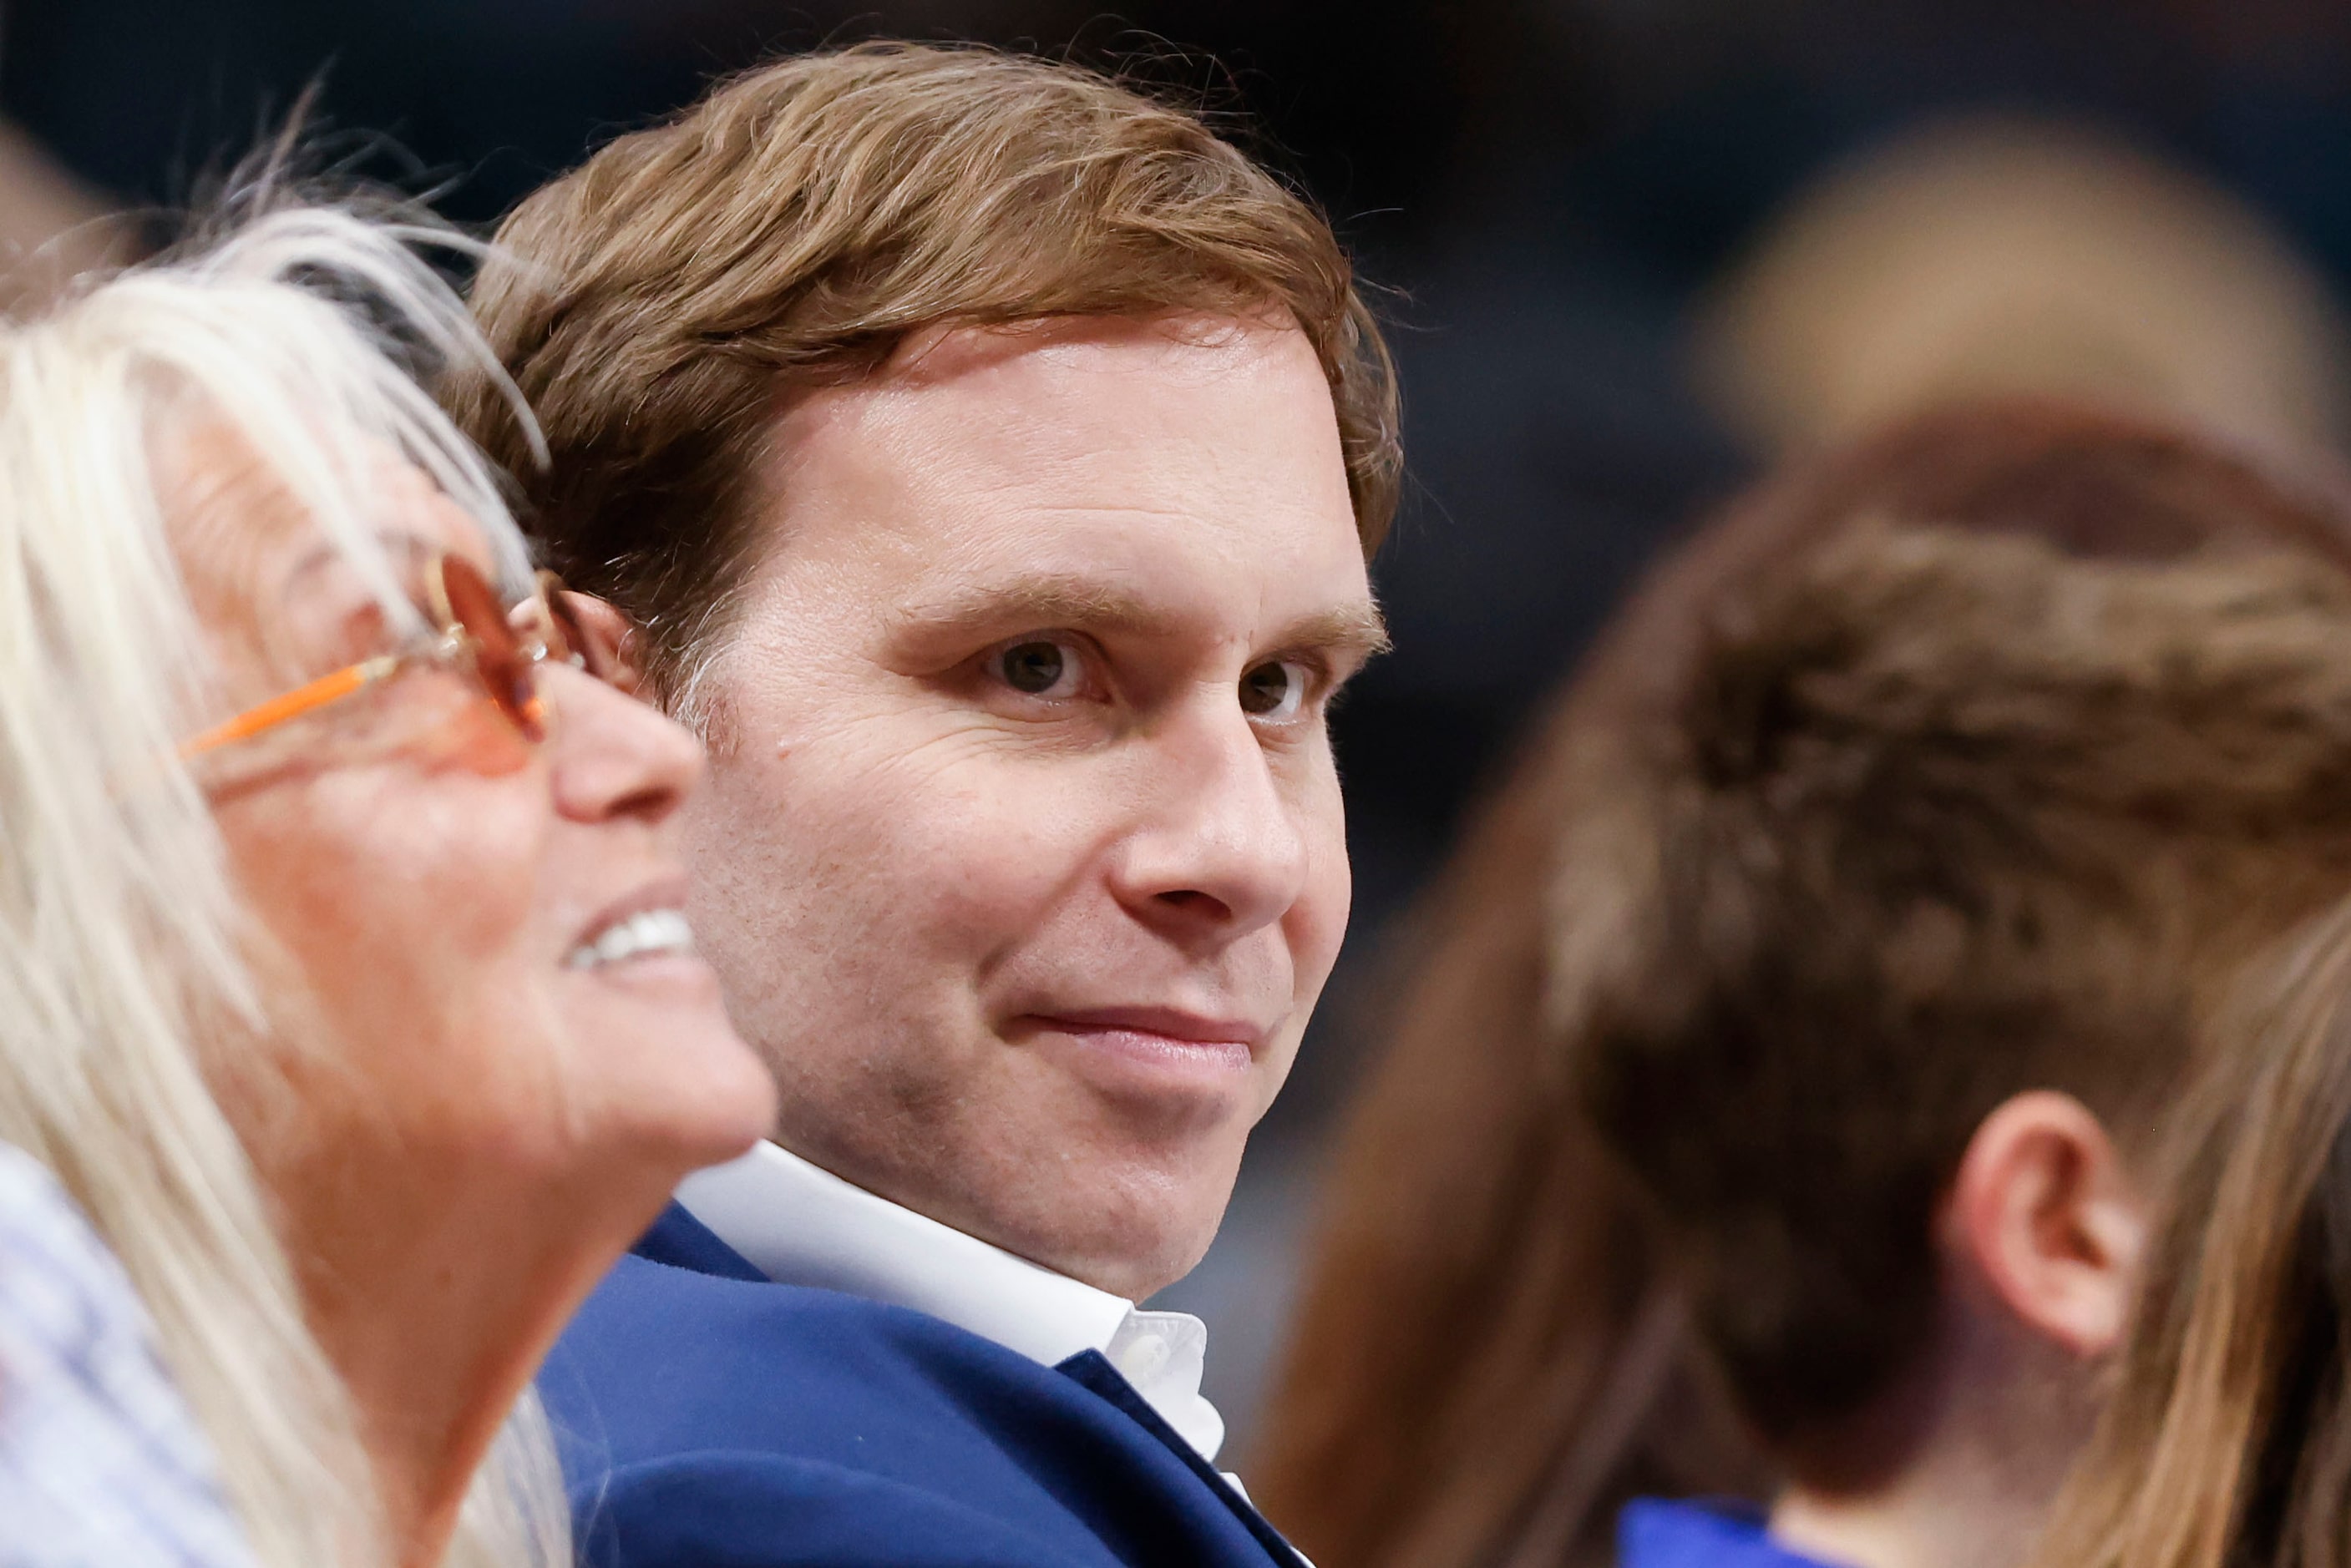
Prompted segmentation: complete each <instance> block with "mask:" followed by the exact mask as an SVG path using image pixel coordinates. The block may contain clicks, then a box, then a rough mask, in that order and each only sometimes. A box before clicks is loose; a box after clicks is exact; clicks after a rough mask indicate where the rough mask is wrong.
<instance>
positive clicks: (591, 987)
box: [564, 957, 776, 1177]
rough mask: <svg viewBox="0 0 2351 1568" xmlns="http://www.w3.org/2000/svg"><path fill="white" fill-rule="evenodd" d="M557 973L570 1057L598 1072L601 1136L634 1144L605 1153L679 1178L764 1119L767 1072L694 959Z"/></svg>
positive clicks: (734, 1149)
mask: <svg viewBox="0 0 2351 1568" xmlns="http://www.w3.org/2000/svg"><path fill="white" fill-rule="evenodd" d="M566 979H567V980H569V981H574V983H572V984H570V985H568V986H567V987H566V988H565V989H566V991H567V992H568V994H567V995H566V996H565V998H564V1000H565V1002H566V1003H567V1005H566V1007H565V1009H564V1012H565V1014H566V1017H567V1019H568V1021H569V1023H571V1025H572V1038H573V1040H574V1042H575V1043H576V1044H577V1045H578V1047H579V1050H578V1051H577V1053H576V1054H575V1056H574V1058H573V1059H574V1060H575V1061H576V1062H578V1063H580V1064H590V1063H592V1064H598V1066H599V1067H600V1068H601V1073H602V1074H603V1075H604V1076H605V1081H606V1084H607V1085H608V1086H609V1088H608V1093H607V1094H605V1095H602V1096H598V1098H599V1099H601V1100H602V1101H603V1103H604V1104H605V1105H606V1106H608V1107H609V1114H610V1116H611V1118H612V1120H611V1125H609V1126H608V1129H607V1134H606V1136H607V1137H609V1138H610V1139H611V1141H612V1143H613V1144H614V1145H616V1146H618V1145H633V1146H634V1147H633V1148H629V1149H626V1150H623V1149H622V1148H621V1147H613V1148H612V1149H611V1152H612V1153H613V1154H615V1155H634V1156H635V1157H636V1158H639V1159H642V1160H648V1161H653V1162H656V1163H662V1164H666V1165H672V1166H674V1167H675V1168H676V1174H677V1175H678V1176H680V1177H683V1176H684V1175H685V1174H686V1172H688V1171H691V1170H698V1169H700V1168H702V1167H704V1166H706V1165H718V1164H722V1163H724V1162H725V1161H726V1160H730V1159H733V1158H736V1157H737V1155H740V1154H742V1153H743V1152H744V1151H745V1150H746V1149H748V1148H749V1147H751V1146H752V1145H753V1144H755V1143H757V1142H758V1140H759V1139H760V1138H762V1137H766V1136H767V1135H768V1132H769V1130H770V1129H772V1128H773V1127H774V1126H775V1121H776V1083H775V1079H774V1077H773V1076H772V1075H770V1074H769V1073H768V1069H767V1067H766V1065H765V1064H762V1063H761V1062H760V1060H759V1058H758V1055H757V1054H755V1053H754V1052H753V1051H752V1049H751V1047H750V1046H748V1045H747V1044H744V1042H743V1038H742V1036H740V1035H739V1034H737V1033H735V1026H734V1024H733V1023H731V1022H730V1021H729V1020H728V1018H727V1016H726V1007H725V1005H724V1004H723V1003H722V1002H721V1001H720V999H719V992H718V982H717V979H716V976H714V975H713V974H712V973H711V972H710V968H709V966H708V965H707V964H705V963H704V962H703V961H701V960H700V959H696V958H682V957H662V958H657V959H638V960H632V961H629V962H628V963H626V964H619V965H613V966H611V971H593V970H591V971H574V972H573V973H571V974H569V975H567V976H566Z"/></svg>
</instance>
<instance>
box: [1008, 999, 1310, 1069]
mask: <svg viewBox="0 0 2351 1568" xmlns="http://www.w3.org/2000/svg"><path fill="white" fill-rule="evenodd" d="M1024 1022H1025V1023H1028V1024H1029V1026H1030V1027H1032V1028H1035V1029H1042V1030H1050V1031H1051V1032H1052V1033H1057V1034H1065V1035H1068V1036H1070V1037H1071V1038H1072V1039H1076V1040H1081V1041H1085V1042H1087V1043H1088V1044H1098V1045H1102V1046H1104V1047H1107V1048H1109V1049H1112V1050H1115V1051H1118V1052H1121V1053H1122V1054H1128V1055H1134V1056H1140V1057H1144V1058H1156V1059H1159V1060H1163V1061H1166V1062H1169V1063H1171V1064H1174V1063H1188V1064H1193V1065H1196V1066H1197V1065H1205V1064H1208V1063H1212V1062H1214V1063H1218V1064H1225V1065H1229V1066H1232V1067H1235V1068H1242V1067H1247V1066H1248V1065H1249V1064H1250V1062H1251V1061H1253V1060H1254V1059H1255V1058H1256V1055H1257V1052H1258V1048H1259V1045H1260V1044H1262V1042H1263V1041H1264V1040H1265V1039H1266V1037H1267V1035H1268V1034H1270V1033H1271V1032H1270V1030H1268V1029H1265V1028H1263V1027H1261V1026H1260V1025H1259V1024H1257V1023H1252V1022H1250V1021H1248V1020H1244V1019H1235V1018H1218V1017H1212V1016H1208V1015H1207V1014H1203V1013H1197V1012H1185V1011H1183V1010H1181V1009H1176V1008H1165V1007H1106V1008H1085V1009H1078V1010H1071V1011H1067V1012H1038V1013H1031V1014H1029V1016H1028V1017H1027V1019H1026V1020H1024Z"/></svg>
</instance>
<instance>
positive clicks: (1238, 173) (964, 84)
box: [451, 44, 1399, 694]
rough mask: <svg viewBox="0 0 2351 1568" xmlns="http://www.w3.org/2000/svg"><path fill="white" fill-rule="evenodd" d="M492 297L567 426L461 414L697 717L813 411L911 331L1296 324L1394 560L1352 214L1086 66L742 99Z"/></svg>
mask: <svg viewBox="0 0 2351 1568" xmlns="http://www.w3.org/2000/svg"><path fill="white" fill-rule="evenodd" d="M497 242H498V245H499V247H500V250H501V253H502V254H500V255H499V256H497V257H495V258H493V260H492V262H491V263H490V264H489V265H487V266H486V268H485V270H484V272H483V275H482V276H481V278H480V280H479V282H478V283H477V284H476V286H475V291H474V306H475V315H476V316H477V317H479V319H480V321H481V324H482V327H483V330H484V331H485V333H486V335H487V336H488V337H489V340H490V344H491V346H492V348H495V349H496V351H497V353H498V356H499V357H500V358H501V359H503V360H504V361H505V363H506V365H507V369H509V370H510V371H511V372H512V374H513V376H514V378H515V380H516V381H517V383H518V384H519V385H520V387H521V389H522V390H523V392H524V394H525V395H526V396H527V397H528V399H529V400H530V404H531V407H532V408H533V409H534V410H536V411H537V413H538V420H539V423H540V425H541V426H542V427H543V429H544V430H545V431H546V436H547V443H548V449H549V457H550V461H549V462H548V463H547V464H546V465H545V466H544V467H534V465H533V464H532V463H531V462H529V461H528V459H529V453H528V451H527V450H526V449H525V447H524V444H523V441H524V438H523V436H522V434H521V432H520V431H517V429H516V428H515V426H514V424H513V422H512V421H511V420H510V419H509V418H507V416H506V414H505V411H504V410H502V409H501V408H499V407H498V406H497V403H496V399H495V397H494V396H493V394H492V390H491V389H489V388H487V387H486V386H482V385H480V384H474V385H468V386H460V387H457V388H455V389H452V392H451V401H452V404H453V406H454V407H455V409H456V410H457V412H458V415H459V418H460V420H461V421H462V422H464V423H465V425H466V426H467V428H468V430H469V431H470V432H471V433H472V434H474V436H475V439H477V440H479V441H482V442H483V444H484V445H485V446H486V447H487V448H488V449H489V451H490V452H491V454H492V455H493V456H495V457H497V458H498V459H500V460H501V461H503V462H506V463H507V466H508V467H509V468H511V469H513V470H514V471H515V472H517V473H518V474H520V475H522V482H523V484H524V487H525V491H526V499H527V501H528V504H529V511H530V512H531V513H532V514H534V517H533V525H534V528H535V531H536V532H538V534H539V535H541V536H542V538H543V540H544V543H545V545H546V548H547V550H548V552H549V556H550V560H549V564H550V565H551V566H554V567H555V568H556V569H557V570H559V571H560V572H561V573H563V575H564V576H566V577H567V578H568V579H569V581H571V582H572V583H574V584H575V585H576V586H578V587H580V588H583V589H585V590H587V591H590V592H592V593H596V594H600V595H602V596H604V597H609V598H611V600H612V601H614V602H615V603H616V604H618V605H619V606H620V607H622V609H623V610H625V611H627V612H628V613H629V614H630V616H631V617H632V619H633V620H634V621H635V622H636V624H637V625H638V626H639V628H642V630H643V632H644V633H645V635H646V648H645V653H646V658H647V663H648V666H649V669H650V670H651V671H652V673H653V675H654V677H655V680H656V683H657V684H658V685H660V686H662V687H663V689H664V690H665V691H670V692H672V693H673V694H674V692H675V691H676V688H677V683H678V681H679V680H680V679H681V677H682V676H683V674H684V671H685V670H686V669H687V668H688V665H689V662H690V659H691V657H692V654H693V652H694V650H695V649H698V648H700V647H702V646H704V645H705V642H706V639H707V635H708V634H709V633H710V632H711V631H712V630H714V629H716V626H717V624H718V623H719V622H722V621H723V620H724V618H725V617H726V607H727V599H728V596H729V594H730V592H731V591H732V590H733V588H734V587H736V586H737V584H738V582H739V580H740V577H741V576H742V574H743V572H744V571H745V570H746V569H747V566H748V564H749V560H750V556H751V546H752V545H754V543H755V541H754V539H753V538H752V536H751V535H750V532H749V528H750V524H751V521H752V519H751V518H750V517H749V515H748V513H749V511H750V505H749V499H750V498H749V496H748V494H747V485H748V480H749V476H750V473H751V471H752V469H753V467H754V464H755V461H756V458H757V456H758V450H759V442H760V441H762V439H763V438H764V436H765V435H766V432H767V431H768V428H769V427H770V425H771V424H772V423H773V421H774V420H775V418H776V417H777V415H778V412H779V411H780V410H781V408H782V407H783V405H784V403H785V402H786V400H789V398H790V396H791V395H792V394H794V393H795V392H799V391H805V390H807V389H812V388H816V387H820V386H826V385H831V384H839V383H841V382H848V381H854V380H856V379H860V378H862V377H864V376H868V375H871V374H872V373H873V372H874V371H876V370H877V369H879V368H880V367H882V366H883V363H884V362H885V361H887V360H888V358H890V356H891V354H892V352H893V350H894V349H896V348H897V347H898V346H899V345H900V344H901V343H902V342H904V340H905V339H906V338H907V337H909V335H911V334H914V333H915V332H917V331H920V330H922V329H923V328H925V327H936V326H940V325H955V326H990V325H1001V324H1007V323H1012V322H1019V321H1025V320H1033V319H1038V318H1041V317H1059V316H1099V317H1160V316H1166V315H1171V314H1178V313H1205V314H1208V315H1211V316H1217V317H1228V318H1250V319H1253V318H1257V317H1265V316H1268V315H1269V314H1270V315H1271V316H1273V317H1277V318H1279V317H1288V318H1292V319H1294V320H1295V321H1296V323H1297V325H1298V327H1300V328H1301V330H1302V331H1303V332H1304V333H1305V335H1306V337H1307V338H1308V339H1309V340H1310V341H1311V343H1312V344H1313V346H1314V349H1315V352H1316V354H1317V355H1318V356H1319V357H1320V358H1321V360H1322V369H1323V373H1324V375H1325V376H1326V378H1327V379H1328V380H1329V382H1330V386H1331V393H1332V400H1333V402H1334V404H1335V406H1336V410H1337V414H1338V421H1339V431H1340V436H1341V441H1342V446H1343V452H1344V454H1345V461H1346V466H1347V478H1348V483H1349V487H1350V490H1351V493H1352V494H1353V501H1354V510H1355V520H1356V526H1357V530H1358V532H1359V534H1360V535H1361V536H1362V539H1363V544H1364V551H1365V553H1366V555H1368V554H1369V553H1370V552H1371V551H1372V550H1373V549H1374V548H1375V547H1376V546H1377V545H1378V543H1379V541H1380V539H1381V537H1382V535H1384V532H1385V530H1386V527H1387V524H1388V521H1389V518H1390V515H1391V514H1392V513H1393V512H1394V510H1395V499H1396V490H1397V482H1398V475H1399V457H1398V447H1397V442H1396V393H1395V374H1394V370H1393V368H1392V366H1391V365H1390V362H1389V359H1388V355H1387V349H1386V347H1385V345H1384V342H1383V341H1382V339H1381V337H1380V333H1379V329H1378V327H1377V326H1376V324H1375V323H1374V320H1373V317H1372V315H1371V312H1370V311H1369V310H1368V309H1367V308H1366V307H1365V306H1364V300H1363V298H1362V296H1361V295H1360V293H1359V292H1358V290H1357V288H1356V286H1355V285H1354V283H1353V275H1352V273H1351V270H1350V266H1349V263H1348V260H1347V256H1346V254H1345V252H1344V251H1343V249H1342V248H1341V246H1340V244H1339V242H1338V239H1337V238H1336V236H1335V235H1334V234H1332V230H1331V227H1330V225H1329V223H1327V222H1325V221H1324V219H1323V218H1322V216H1321V215H1320V214H1319V213H1316V212H1315V211H1314V209H1313V208H1312V207H1311V206H1310V205H1309V204H1308V203H1307V202H1305V201H1304V200H1302V199H1301V197H1299V196H1298V195H1297V194H1295V193H1294V192H1291V191H1290V190H1289V189H1288V188H1286V187H1285V186H1284V185H1283V184H1282V183H1281V182H1280V181H1278V180H1276V179H1275V178H1274V177H1273V176H1272V175H1270V174H1269V173H1268V172H1267V171H1265V170H1263V169H1261V168H1259V166H1258V165H1256V164H1255V163H1253V162H1251V161H1249V159H1248V158H1246V157H1244V156H1243V155H1242V154H1241V153H1240V152H1239V151H1237V150H1236V149H1234V148H1233V147H1232V146H1231V145H1230V144H1228V142H1226V141H1224V140H1220V139H1218V138H1217V136H1216V135H1215V134H1214V133H1213V132H1212V131H1210V130H1209V129H1208V128H1207V125H1206V124H1204V123H1203V121H1202V120H1201V119H1200V118H1199V117H1198V116H1197V115H1196V114H1193V113H1191V112H1188V111H1186V110H1185V109H1179V108H1176V107H1174V106H1171V105H1169V104H1165V103H1160V102H1155V101H1154V100H1152V99H1149V98H1146V97H1144V96H1143V95H1142V94H1141V93H1139V92H1137V91H1134V90H1133V89H1131V88H1128V87H1125V86H1123V85H1121V84H1119V83H1117V82H1113V81H1111V80H1109V79H1107V78H1102V77H1101V76H1097V75H1094V74H1092V73H1091V72H1088V71H1085V70H1081V69H1079V68H1077V67H1072V66H1067V65H1060V64H1055V63H1052V62H1049V61H1045V60H1039V59H1032V58H1027V57H1020V56H1016V55H1008V54H1003V53H998V52H996V51H993V50H989V49H984V48H977V47H969V48H948V47H931V46H923V45H914V44H872V45H865V46H861V47H855V48H850V49H843V50H838V51H833V52H828V53H820V54H811V55H803V56H799V57H793V58H789V59H784V60H781V61H778V62H777V63H775V64H773V65H769V66H767V67H763V68H760V69H758V70H755V71H752V72H750V73H748V74H747V75H745V76H741V77H738V78H735V79H734V80H732V81H729V82H726V83H724V84H722V85H721V86H720V87H718V88H716V90H715V91H713V92H712V93H711V94H710V95H709V96H708V97H707V98H705V99H703V100H702V102H700V103H699V104H697V105H695V107H694V108H693V109H689V110H687V111H686V112H685V113H684V115H682V116H680V117H679V118H678V119H675V120H674V121H672V122H670V123H668V124H665V125H662V126H658V127H656V128H654V129H652V130H642V131H638V132H636V133H634V134H632V135H628V136H623V137H622V138H620V139H619V140H616V141H614V142H612V143H611V145H609V146H607V147H605V148H604V149H603V150H602V151H600V152H598V153H597V154H596V155H595V156H594V157H592V158H590V160H589V161H587V163H586V164H584V165H583V166H581V167H580V169H578V170H575V171H573V172H571V173H570V174H568V175H566V176H564V177H563V178H562V179H560V180H558V181H556V182H554V183H552V184H550V185H549V186H547V187H546V188H545V189H543V190H541V191H539V192H537V193H536V194H534V195H532V196H531V197H530V198H529V199H528V200H527V201H525V202H523V203H522V205H521V206H520V207H518V208H517V210H516V211H515V213H513V215H512V216H511V217H509V218H508V219H507V222H506V223H505V224H504V226H503V227H501V229H500V230H499V232H498V236H497Z"/></svg>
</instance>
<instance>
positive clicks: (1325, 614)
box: [1273, 599, 1395, 659]
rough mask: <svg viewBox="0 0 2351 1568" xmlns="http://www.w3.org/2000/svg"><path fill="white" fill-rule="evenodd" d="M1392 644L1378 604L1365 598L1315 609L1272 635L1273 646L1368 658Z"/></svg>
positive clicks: (1384, 650) (1381, 652) (1382, 651)
mask: <svg viewBox="0 0 2351 1568" xmlns="http://www.w3.org/2000/svg"><path fill="white" fill-rule="evenodd" d="M1394 646H1395V644H1394V643H1392V642H1390V641H1389V640H1388V623H1387V620H1386V618H1384V616H1382V615H1381V614H1380V607H1379V606H1377V605H1375V604H1374V603H1373V602H1372V601H1371V600H1369V599H1361V600H1358V601H1356V602H1355V603H1353V604H1345V605H1337V606H1334V607H1332V608H1330V609H1326V610H1317V611H1316V612H1315V613H1314V614H1312V615H1310V616H1306V617H1303V618H1300V619H1298V620H1294V621H1292V622H1290V625H1289V626H1287V627H1286V628H1283V629H1282V632H1281V634H1280V636H1279V637H1277V638H1275V639H1273V647H1275V648H1276V649H1297V650H1299V651H1301V652H1310V651H1311V652H1324V653H1336V654H1342V655H1345V656H1348V657H1352V658H1354V659H1371V658H1374V657H1375V656H1376V655H1379V654H1383V653H1385V652H1386V651H1387V650H1388V649H1390V648H1392V647H1394Z"/></svg>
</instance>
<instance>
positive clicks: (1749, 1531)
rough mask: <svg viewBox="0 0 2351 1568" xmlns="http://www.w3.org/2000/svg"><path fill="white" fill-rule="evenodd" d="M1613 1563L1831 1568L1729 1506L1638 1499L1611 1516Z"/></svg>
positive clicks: (1664, 1567)
mask: <svg viewBox="0 0 2351 1568" xmlns="http://www.w3.org/2000/svg"><path fill="white" fill-rule="evenodd" d="M1616 1568H1832V1565H1831V1564H1827V1563H1821V1562H1818V1561H1816V1560H1814V1559H1813V1558H1810V1557H1806V1556H1804V1555H1802V1553H1800V1552H1791V1551H1789V1550H1788V1549H1787V1548H1786V1547H1784V1546H1782V1545H1781V1544H1780V1543H1779V1542H1776V1541H1774V1540H1772V1539H1771V1536H1770V1535H1768V1534H1767V1533H1765V1532H1764V1529H1763V1520H1762V1516H1761V1515H1760V1514H1756V1513H1752V1512H1750V1511H1745V1510H1738V1511H1734V1510H1733V1508H1732V1506H1731V1505H1729V1504H1717V1505H1714V1506H1707V1505H1703V1504H1699V1503H1692V1502H1664V1501H1659V1500H1657V1499H1656V1498H1648V1497H1645V1498H1638V1499H1635V1501H1632V1502H1628V1503H1626V1504H1625V1511H1624V1512H1622V1513H1620V1514H1618V1515H1617V1516H1616Z"/></svg>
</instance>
